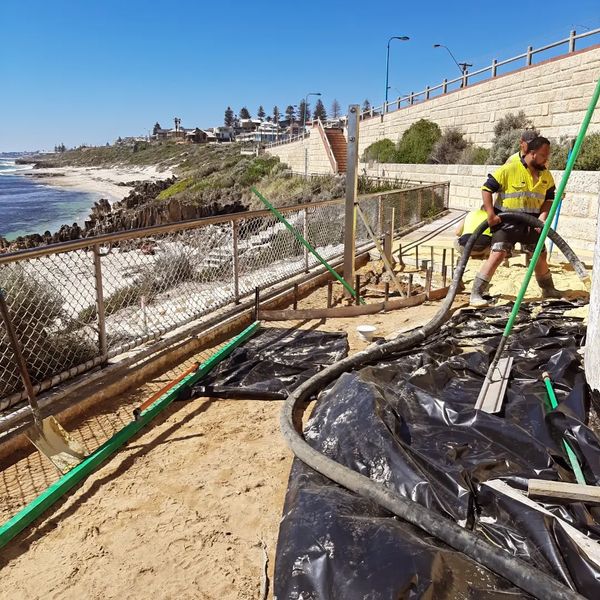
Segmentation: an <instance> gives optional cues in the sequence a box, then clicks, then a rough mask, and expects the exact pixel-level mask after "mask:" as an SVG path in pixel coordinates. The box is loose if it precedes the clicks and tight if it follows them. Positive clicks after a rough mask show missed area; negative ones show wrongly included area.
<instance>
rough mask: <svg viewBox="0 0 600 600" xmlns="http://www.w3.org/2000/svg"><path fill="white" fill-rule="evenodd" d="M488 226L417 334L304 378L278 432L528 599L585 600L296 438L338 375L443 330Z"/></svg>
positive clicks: (507, 216)
mask: <svg viewBox="0 0 600 600" xmlns="http://www.w3.org/2000/svg"><path fill="white" fill-rule="evenodd" d="M499 216H500V218H501V219H502V221H505V222H515V223H526V224H527V225H529V226H532V227H540V228H541V227H543V223H542V222H541V221H539V220H538V219H536V218H535V217H532V216H530V215H525V214H520V213H502V214H500V215H499ZM487 227H488V224H487V222H484V223H482V224H481V225H480V226H479V227H478V228H477V229H476V230H475V232H474V233H473V235H471V237H470V239H469V241H468V242H467V244H466V246H465V249H464V252H463V255H462V257H461V259H460V261H459V262H458V265H457V268H456V270H455V273H454V277H453V279H452V283H451V284H450V288H449V290H448V294H447V296H446V298H445V300H444V302H443V303H442V305H441V307H440V309H439V310H438V312H437V313H436V314H435V315H434V317H433V318H432V319H431V321H429V322H428V323H426V324H425V325H424V326H423V327H421V328H419V329H417V330H415V331H412V332H409V333H406V334H403V335H400V336H398V337H397V338H395V339H393V340H391V341H389V342H386V343H384V344H381V345H377V346H373V347H371V348H367V349H366V350H363V351H362V352H359V353H357V354H355V355H353V356H349V357H347V358H345V359H343V360H341V361H339V362H337V363H336V364H334V365H331V366H330V367H327V368H326V369H324V370H323V371H321V372H319V373H318V374H316V375H314V376H313V377H311V378H310V379H308V380H307V381H306V382H304V383H303V384H302V385H301V386H299V387H298V388H297V389H296V390H295V391H294V392H292V393H291V394H290V395H289V396H288V397H287V399H286V401H285V404H284V406H283V409H282V412H281V431H282V434H283V437H284V439H285V441H286V443H287V444H288V446H289V447H290V449H291V450H292V452H293V453H294V454H295V455H296V456H297V457H298V458H299V459H300V460H301V461H302V462H304V463H305V464H307V465H308V466H309V467H311V468H312V469H314V470H315V471H317V472H319V473H321V474H322V475H324V476H325V477H328V478H329V479H331V480H332V481H334V482H335V483H337V484H339V485H341V486H343V487H345V488H347V489H348V490H351V491H353V492H355V493H357V494H360V495H361V496H364V497H365V498H368V499H369V500H372V501H373V502H376V503H377V504H379V505H381V506H383V507H384V508H386V509H387V510H389V511H390V512H391V513H393V514H395V515H397V516H398V517H400V518H401V519H403V520H405V521H407V522H409V523H411V524H413V525H415V526H416V527H420V528H421V529H423V530H424V531H426V532H427V533H429V534H430V535H433V536H435V537H437V538H438V539H439V540H441V541H443V542H444V543H446V544H448V545H449V546H451V547H452V548H454V549H455V550H458V551H459V552H462V553H463V554H465V555H466V556H468V557H469V558H471V559H472V560H474V561H476V562H477V563H479V564H481V565H483V566H484V567H487V568H488V569H489V570H491V571H493V572H494V573H497V574H498V575H500V576H501V577H503V578H505V579H506V580H508V581H510V582H511V583H513V584H514V585H516V586H518V587H519V588H521V589H522V590H524V591H525V592H527V593H529V594H531V595H532V596H535V597H536V598H540V599H542V600H549V599H550V598H552V599H557V600H567V599H568V600H574V599H582V598H583V596H581V595H580V594H578V593H577V592H575V591H573V590H571V589H569V588H568V587H566V586H565V585H563V584H562V583H560V582H559V581H557V580H556V579H554V578H553V577H551V576H550V575H547V574H546V573H544V572H543V571H540V570H539V569H537V568H535V567H533V566H531V565H530V564H528V563H527V562H525V561H523V560H521V559H519V558H516V557H514V556H511V555H510V554H509V553H508V552H506V551H505V550H502V549H500V548H498V547H496V546H494V545H492V544H490V543H489V542H487V541H485V540H484V539H482V538H479V537H478V536H477V535H475V534H474V533H472V532H471V531H468V530H466V529H463V528H462V527H460V526H459V525H457V524H456V523H454V522H453V521H451V520H449V519H448V518H446V517H443V516H441V515H439V514H437V513H435V512H433V511H431V510H429V509H427V508H425V507H424V506H422V505H420V504H418V503H417V502H414V501H413V500H410V499H409V498H405V497H404V496H401V495H399V494H397V493H395V492H393V491H392V490H390V489H388V488H386V487H385V486H382V485H380V484H378V483H376V482H374V481H373V480H371V479H369V478H368V477H366V476H364V475H361V474H360V473H358V472H356V471H354V470H352V469H350V468H348V467H346V466H344V465H341V464H340V463H337V462H336V461H334V460H332V459H330V458H328V457H327V456H325V455H324V454H322V453H321V452H319V451H317V450H315V449H314V448H312V447H311V446H310V445H309V444H308V443H307V442H306V441H305V440H304V438H303V437H302V434H301V433H300V431H301V423H302V420H301V416H302V415H301V413H302V412H303V410H304V409H303V408H301V406H302V404H303V403H304V402H306V401H307V400H308V399H310V398H311V397H313V396H314V395H316V394H317V393H318V392H319V391H321V390H322V389H324V388H325V387H326V386H327V385H328V384H330V383H331V382H332V381H334V380H335V379H337V378H338V377H339V376H340V375H341V374H342V373H344V372H347V371H350V370H353V369H357V368H359V367H361V366H363V365H365V364H369V363H376V362H378V361H380V360H382V359H383V358H385V357H386V356H388V355H390V354H394V353H396V352H399V351H402V350H407V349H409V348H411V347H413V346H415V345H416V344H418V343H420V342H422V341H423V340H424V339H426V338H427V337H428V336H429V335H430V334H431V333H433V332H434V331H436V330H438V329H439V328H440V327H441V326H442V325H443V323H444V322H445V321H446V320H447V319H448V315H449V311H450V308H451V307H452V302H453V301H454V298H455V296H456V293H457V289H458V286H459V283H460V281H461V279H462V276H463V274H464V271H465V267H466V264H467V261H468V259H469V256H470V254H471V251H472V249H473V246H474V244H475V241H476V240H477V238H478V237H479V236H480V235H481V234H482V233H483V231H485V229H487ZM548 236H549V237H550V239H551V240H552V241H553V242H554V243H555V244H556V246H558V248H559V249H560V250H561V252H562V253H563V254H564V255H565V257H566V258H567V259H568V260H569V262H570V263H571V265H572V266H573V268H574V269H575V271H576V272H577V274H578V275H579V277H580V278H582V279H584V278H586V277H587V273H586V270H585V267H584V266H583V264H582V263H581V261H580V260H579V259H578V258H577V256H576V255H575V253H574V252H573V250H571V248H570V247H569V245H568V244H567V243H566V242H565V241H564V240H563V239H562V238H561V237H560V236H559V235H558V234H557V233H556V232H555V231H553V230H552V229H550V231H549V232H548ZM296 424H297V427H296Z"/></svg>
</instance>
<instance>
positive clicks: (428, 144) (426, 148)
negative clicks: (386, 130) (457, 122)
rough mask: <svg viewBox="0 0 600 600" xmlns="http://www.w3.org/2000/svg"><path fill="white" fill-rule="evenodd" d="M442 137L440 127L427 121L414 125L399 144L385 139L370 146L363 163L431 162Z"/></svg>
mask: <svg viewBox="0 0 600 600" xmlns="http://www.w3.org/2000/svg"><path fill="white" fill-rule="evenodd" d="M441 137H442V132H441V131H440V128H439V126H438V125H437V124H436V123H433V122H432V121H428V120H427V119H421V120H419V121H417V122H416V123H413V124H412V125H411V126H410V127H409V128H408V129H407V130H406V131H405V132H404V133H403V134H402V138H401V139H400V141H399V142H398V144H397V145H396V144H394V142H392V140H389V139H387V138H384V139H382V140H378V141H376V142H374V143H373V144H371V145H370V146H368V147H367V148H366V149H365V151H364V153H363V161H365V162H368V161H370V160H374V161H376V162H391V163H407V164H422V163H426V162H429V156H430V154H431V152H432V150H433V147H434V145H435V143H436V142H437V141H438V140H439V139H440V138H441Z"/></svg>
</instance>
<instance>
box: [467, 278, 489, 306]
mask: <svg viewBox="0 0 600 600" xmlns="http://www.w3.org/2000/svg"><path fill="white" fill-rule="evenodd" d="M489 285H490V282H489V281H487V280H486V279H484V278H483V277H481V276H479V275H477V276H476V277H475V279H474V280H473V288H472V289H471V298H470V299H469V304H470V305H471V306H475V307H482V306H488V305H489V303H490V302H489V300H488V299H486V298H485V297H484V294H485V292H486V291H487V289H488V287H489ZM488 298H489V297H488Z"/></svg>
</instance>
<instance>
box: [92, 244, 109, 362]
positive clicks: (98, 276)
mask: <svg viewBox="0 0 600 600" xmlns="http://www.w3.org/2000/svg"><path fill="white" fill-rule="evenodd" d="M93 253H94V287H95V291H96V314H97V315H98V347H99V349H100V354H101V355H102V356H105V355H106V354H107V353H108V341H107V337H106V311H105V306H104V292H103V289H102V255H101V254H100V246H99V245H98V244H96V245H95V246H94V248H93Z"/></svg>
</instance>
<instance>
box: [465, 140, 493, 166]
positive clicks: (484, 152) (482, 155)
mask: <svg viewBox="0 0 600 600" xmlns="http://www.w3.org/2000/svg"><path fill="white" fill-rule="evenodd" d="M489 155H490V150H489V148H483V147H482V146H473V145H469V146H467V147H466V148H465V149H464V150H463V151H462V153H461V155H460V158H459V160H458V163H459V164H461V165H485V164H486V163H487V160H488V157H489Z"/></svg>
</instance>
